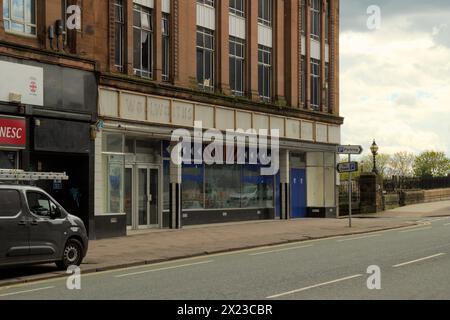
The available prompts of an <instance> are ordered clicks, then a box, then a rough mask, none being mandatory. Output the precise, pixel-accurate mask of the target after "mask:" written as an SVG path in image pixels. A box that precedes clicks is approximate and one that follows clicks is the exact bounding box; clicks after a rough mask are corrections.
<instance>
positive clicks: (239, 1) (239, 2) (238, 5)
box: [230, 0, 251, 17]
mask: <svg viewBox="0 0 450 320" xmlns="http://www.w3.org/2000/svg"><path fill="white" fill-rule="evenodd" d="M250 1H251V0H250ZM230 13H232V14H234V15H237V16H239V17H245V0H230Z"/></svg>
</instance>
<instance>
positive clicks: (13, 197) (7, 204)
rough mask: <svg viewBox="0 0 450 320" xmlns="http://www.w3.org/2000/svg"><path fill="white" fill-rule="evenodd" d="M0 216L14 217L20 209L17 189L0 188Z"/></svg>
mask: <svg viewBox="0 0 450 320" xmlns="http://www.w3.org/2000/svg"><path fill="white" fill-rule="evenodd" d="M0 203H1V204H2V205H1V206H0V217H14V216H16V215H17V214H18V213H19V212H20V210H21V205H20V195H19V192H18V191H17V190H0Z"/></svg>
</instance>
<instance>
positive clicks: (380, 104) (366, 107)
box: [340, 0, 450, 156]
mask: <svg viewBox="0 0 450 320" xmlns="http://www.w3.org/2000/svg"><path fill="white" fill-rule="evenodd" d="M340 3H341V8H340V14H341V35H340V63H341V65H340V68H341V70H340V86H341V92H340V95H341V96H340V108H341V115H342V116H343V117H344V118H345V122H344V126H343V129H342V142H343V143H344V144H359V145H362V146H363V147H364V149H365V152H366V153H367V152H369V147H370V145H371V144H372V141H373V139H376V141H377V144H378V145H379V147H380V153H388V154H393V153H395V152H398V151H408V152H413V153H415V154H418V153H420V152H422V151H426V150H435V151H443V152H445V153H446V154H447V155H448V156H450V0H427V1H423V0H370V1H367V0H341V2H340ZM371 5H376V6H377V7H378V8H379V9H380V15H379V17H380V19H379V20H378V21H379V22H380V24H379V28H378V29H374V28H372V27H373V26H374V25H375V24H374V23H373V22H374V21H377V20H376V19H374V15H373V12H374V11H372V12H371V13H370V14H368V13H367V10H368V8H369V7H370V6H371ZM368 20H369V22H371V23H372V24H371V25H370V26H371V28H369V27H368V24H367V22H368Z"/></svg>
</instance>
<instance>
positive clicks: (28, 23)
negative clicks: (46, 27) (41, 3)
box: [3, 0, 36, 35]
mask: <svg viewBox="0 0 450 320" xmlns="http://www.w3.org/2000/svg"><path fill="white" fill-rule="evenodd" d="M3 23H4V26H5V30H7V31H11V32H18V33H24V34H29V35H36V0H3Z"/></svg>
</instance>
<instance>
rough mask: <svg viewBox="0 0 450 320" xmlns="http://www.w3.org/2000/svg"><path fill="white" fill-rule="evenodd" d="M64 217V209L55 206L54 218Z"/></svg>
mask: <svg viewBox="0 0 450 320" xmlns="http://www.w3.org/2000/svg"><path fill="white" fill-rule="evenodd" d="M59 218H62V211H61V209H60V208H59V207H55V209H54V210H53V212H52V219H59Z"/></svg>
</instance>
